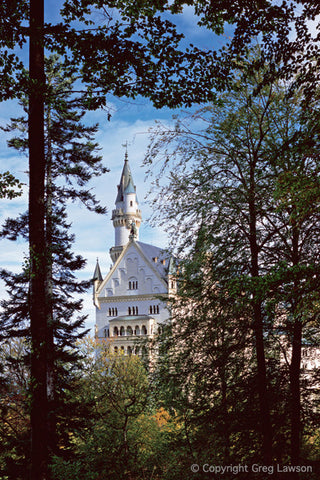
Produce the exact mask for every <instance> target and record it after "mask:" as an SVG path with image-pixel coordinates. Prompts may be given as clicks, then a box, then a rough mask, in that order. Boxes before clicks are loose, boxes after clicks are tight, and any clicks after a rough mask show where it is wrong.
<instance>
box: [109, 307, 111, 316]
mask: <svg viewBox="0 0 320 480" xmlns="http://www.w3.org/2000/svg"><path fill="white" fill-rule="evenodd" d="M109 317H111V308H109Z"/></svg>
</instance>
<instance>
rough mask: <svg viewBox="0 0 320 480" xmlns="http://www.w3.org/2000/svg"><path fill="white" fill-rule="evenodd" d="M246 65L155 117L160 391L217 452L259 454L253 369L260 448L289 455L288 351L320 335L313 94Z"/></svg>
mask: <svg viewBox="0 0 320 480" xmlns="http://www.w3.org/2000/svg"><path fill="white" fill-rule="evenodd" d="M257 54H259V52H255V53H254V55H257ZM257 58H258V59H259V58H260V57H259V56H258V57H257ZM247 67H248V70H246V66H245V64H244V65H242V69H241V70H238V71H237V72H236V73H235V77H238V79H237V81H236V84H235V85H234V88H233V89H232V90H231V91H229V92H228V93H221V94H220V95H219V96H218V103H217V104H215V105H208V106H205V107H203V108H202V109H201V110H199V111H198V112H197V113H196V114H195V115H194V116H192V117H190V116H189V117H186V118H185V119H184V118H178V119H177V121H176V125H175V127H174V128H173V129H170V128H168V127H167V126H162V125H161V124H158V125H157V126H156V128H155V131H154V135H153V136H152V138H151V142H150V146H149V150H148V154H147V157H146V163H147V164H148V165H150V166H152V167H153V171H151V168H150V175H152V174H154V169H155V167H156V166H157V165H158V172H159V174H158V175H157V174H155V177H156V178H155V182H154V185H153V186H152V190H153V203H154V206H155V214H154V221H155V222H159V223H160V224H161V225H163V226H164V227H167V230H168V231H169V232H170V233H172V243H173V246H174V247H175V249H176V251H178V252H179V253H180V254H181V256H182V257H183V261H182V262H181V272H180V275H179V277H178V281H179V285H180V290H179V297H178V298H177V299H174V300H173V302H172V311H173V326H171V327H170V326H168V328H167V330H165V332H164V334H163V335H162V336H161V337H160V345H161V348H162V350H161V356H160V359H159V374H158V381H159V384H160V385H161V387H160V390H162V391H163V392H165V395H164V401H165V402H166V403H165V406H166V408H168V406H169V405H171V406H172V407H173V408H176V409H178V411H180V412H182V411H183V410H186V409H187V410H188V411H190V419H191V424H192V425H193V426H195V425H197V426H199V432H200V435H199V438H202V440H201V441H200V445H201V443H202V442H204V439H205V438H207V440H206V444H209V445H210V442H213V444H214V445H215V447H216V451H217V452H219V454H220V455H221V456H222V458H223V459H224V462H225V463H227V462H228V459H229V458H231V459H232V460H233V461H236V462H237V461H243V460H244V459H246V461H249V462H250V461H259V460H258V458H259V453H258V452H259V450H260V449H261V430H262V423H260V422H261V419H262V418H263V415H264V414H265V413H266V409H265V410H264V411H263V409H262V407H261V405H260V408H258V397H257V394H258V393H259V398H260V403H261V398H262V399H263V395H261V384H262V378H263V376H262V374H261V371H263V369H264V368H265V377H264V379H265V387H266V394H265V398H267V399H268V400H269V402H270V403H269V405H270V410H269V411H270V419H271V422H272V430H273V453H272V457H273V459H277V460H278V461H280V462H281V461H286V459H287V458H288V456H290V452H289V445H288V442H287V437H288V435H289V429H290V428H291V435H292V436H291V448H292V446H294V445H297V444H299V440H297V437H295V436H294V435H296V432H297V430H299V429H300V430H299V431H300V432H302V429H303V428H306V430H305V431H307V430H308V425H312V424H313V423H312V422H313V420H312V421H311V416H312V415H311V411H312V409H313V408H314V406H315V400H314V399H313V400H312V398H311V397H312V394H311V393H310V390H309V392H308V390H307V389H308V387H307V385H309V387H311V385H312V384H313V381H314V380H313V379H312V377H313V375H312V374H310V375H308V376H306V377H305V376H302V375H301V372H300V363H299V362H298V360H299V352H300V354H301V348H302V345H303V344H309V345H310V344H312V345H318V344H319V319H320V317H319V311H318V305H319V280H318V279H319V277H318V271H319V262H318V258H319V252H320V243H319V236H318V228H319V192H320V190H319V168H318V148H319V137H318V133H317V132H318V128H315V125H314V124H313V122H314V121H316V119H317V118H318V105H317V103H316V102H313V103H312V104H311V105H310V111H311V110H312V114H311V113H310V111H309V113H306V111H305V109H304V108H303V107H302V103H301V99H302V95H301V94H300V93H299V94H297V95H296V96H295V97H293V98H291V99H290V100H289V99H288V96H287V93H288V90H287V89H285V87H284V86H282V84H281V83H279V82H273V83H270V84H268V85H264V86H263V84H262V83H261V80H262V79H263V76H264V72H265V71H266V70H267V69H268V66H266V67H264V69H263V71H262V72H258V73H254V74H252V72H251V69H250V64H248V65H247ZM250 72H251V73H250ZM317 125H318V127H319V122H318V123H317ZM310 132H312V135H311V136H310ZM163 178H165V181H163ZM168 180H169V183H168ZM288 348H292V352H293V353H292V358H289V359H288V357H287V358H286V361H287V363H286V362H285V361H284V357H283V354H284V352H286V351H288ZM259 355H260V357H259ZM263 357H264V358H263ZM259 358H260V360H259ZM261 359H262V361H261ZM259 362H260V364H259ZM259 365H260V366H259ZM264 366H265V367H264ZM314 373H315V372H314ZM305 389H306V390H305ZM299 390H301V392H300V391H299ZM300 395H301V396H302V395H304V396H303V398H304V401H303V402H302V401H301V406H300V403H299V402H300ZM306 398H308V401H305V400H306ZM312 405H313V407H312ZM300 409H301V410H302V412H303V420H304V425H303V426H302V425H300V423H299V416H300V413H301V410H300ZM289 412H290V413H289ZM293 412H295V413H293ZM307 419H308V420H307ZM308 422H311V423H308ZM297 425H298V427H297ZM207 427H209V428H210V429H211V433H210V434H209V435H208V432H207V430H206V428H207ZM294 429H296V430H295V433H292V431H293V430H294ZM191 438H192V441H194V438H196V437H193V435H192V436H191ZM213 444H212V445H211V449H212V448H213ZM198 445H199V444H198ZM193 448H194V451H195V452H198V451H199V450H200V449H199V446H194V447H193ZM270 450H271V449H270ZM269 453H270V451H269ZM295 454H296V453H295ZM295 454H294V453H293V452H291V458H293V456H294V455H295ZM256 455H258V457H256ZM260 461H261V459H260Z"/></svg>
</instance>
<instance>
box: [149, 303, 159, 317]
mask: <svg viewBox="0 0 320 480" xmlns="http://www.w3.org/2000/svg"><path fill="white" fill-rule="evenodd" d="M149 313H150V314H151V315H152V314H157V313H160V309H159V305H150V307H149Z"/></svg>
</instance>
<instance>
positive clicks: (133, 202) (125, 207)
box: [93, 153, 176, 355]
mask: <svg viewBox="0 0 320 480" xmlns="http://www.w3.org/2000/svg"><path fill="white" fill-rule="evenodd" d="M115 205H116V208H115V209H114V210H113V211H112V221H113V226H114V229H115V245H114V246H113V247H112V248H111V249H110V256H111V259H112V262H113V266H112V267H111V270H110V271H109V273H108V274H107V275H106V277H103V275H102V274H101V270H100V266H99V262H98V261H97V264H96V268H95V272H94V278H93V302H94V305H95V307H96V336H97V337H98V338H104V339H108V340H109V341H110V345H111V348H112V349H113V351H114V352H123V353H124V354H129V355H130V354H133V353H141V351H140V350H139V349H140V347H139V345H138V344H139V342H138V340H141V339H143V340H145V339H146V338H152V337H153V336H154V334H155V333H156V331H157V329H158V328H160V327H161V324H163V322H164V321H166V320H167V319H168V317H169V312H168V309H167V302H166V300H165V298H166V297H167V296H169V295H171V294H174V293H175V291H176V281H175V273H174V271H175V267H174V264H175V262H174V260H173V259H172V258H171V259H170V258H169V256H168V254H167V253H166V252H164V251H163V250H162V249H161V248H159V247H155V246H153V245H150V244H147V243H142V242H140V240H139V228H140V224H141V212H140V210H139V204H138V200H137V194H136V187H135V185H134V181H133V177H132V174H131V171H130V167H129V162H128V155H127V153H126V155H125V160H124V166H123V170H122V174H121V178H120V184H119V185H118V191H117V196H116V201H115Z"/></svg>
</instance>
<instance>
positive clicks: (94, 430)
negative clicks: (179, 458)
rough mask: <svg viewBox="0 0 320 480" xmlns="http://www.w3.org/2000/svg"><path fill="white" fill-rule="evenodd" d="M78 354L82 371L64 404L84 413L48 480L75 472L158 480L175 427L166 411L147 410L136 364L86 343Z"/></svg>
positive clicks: (143, 377) (146, 387)
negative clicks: (71, 405)
mask: <svg viewBox="0 0 320 480" xmlns="http://www.w3.org/2000/svg"><path fill="white" fill-rule="evenodd" d="M80 348H81V350H82V352H83V353H84V352H85V356H84V357H83V368H82V369H81V370H80V371H79V376H78V378H77V379H76V380H75V383H74V384H73V385H71V388H70V390H69V399H70V402H71V403H72V402H73V401H75V404H76V405H82V408H85V409H86V411H87V413H86V414H85V418H84V417H82V418H79V421H78V422H76V423H75V424H74V425H73V427H72V425H71V428H70V426H69V428H68V430H67V436H68V443H66V444H61V445H60V452H59V453H60V454H59V456H58V457H55V458H54V460H53V464H52V472H53V473H52V475H53V478H56V479H60V478H65V479H70V480H71V479H76V478H79V477H78V475H79V471H81V478H84V479H85V480H87V479H88V480H89V479H92V478H93V479H98V478H105V477H108V478H110V479H116V478H132V479H139V478H144V477H146V478H164V477H162V475H163V472H164V471H165V468H166V466H167V465H168V461H169V459H168V455H169V448H170V447H169V445H170V442H171V437H172V436H173V434H174V433H175V431H178V427H177V426H176V425H175V423H174V421H172V419H171V418H170V415H169V414H168V413H167V412H166V411H164V410H163V409H159V410H158V411H157V410H154V408H152V407H151V404H152V402H151V397H150V392H151V384H150V381H149V379H148V375H147V372H146V370H145V368H144V367H143V364H142V362H141V360H140V358H139V357H137V356H131V357H125V356H123V355H114V354H112V353H110V351H109V347H108V344H107V343H101V342H98V343H96V342H93V341H91V340H90V339H86V340H85V342H82V344H81V346H80ZM75 414H76V415H77V412H75ZM82 414H83V412H82ZM72 465H74V468H72ZM152 475H153V477H152Z"/></svg>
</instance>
